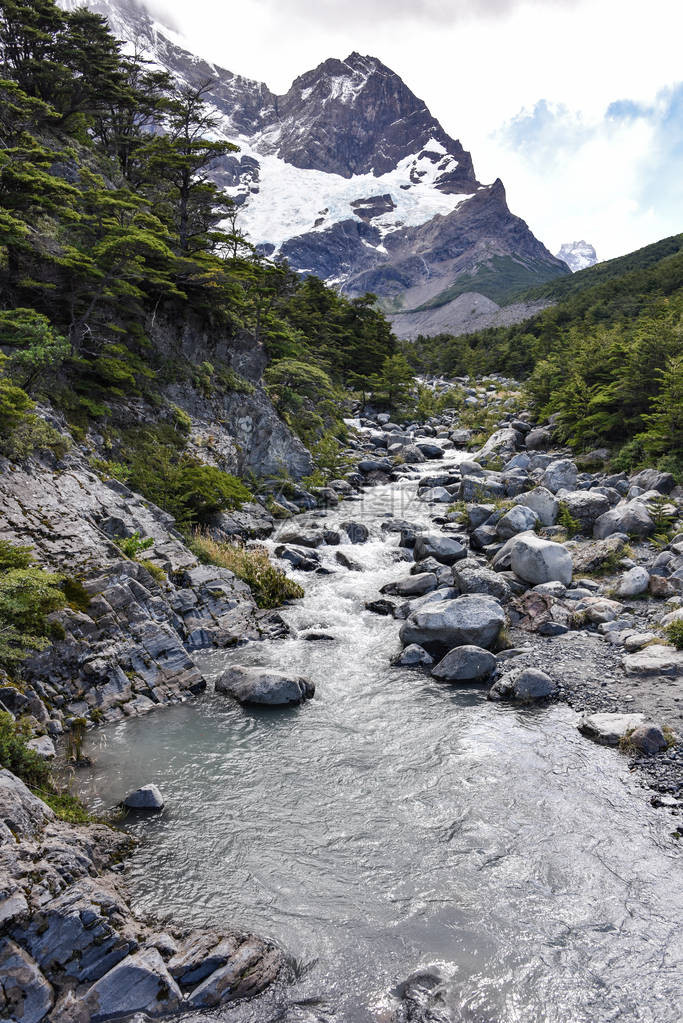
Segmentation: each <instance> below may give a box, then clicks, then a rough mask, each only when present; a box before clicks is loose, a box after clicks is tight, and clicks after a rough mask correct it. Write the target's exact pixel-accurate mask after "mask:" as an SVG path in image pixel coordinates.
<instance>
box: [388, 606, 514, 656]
mask: <svg viewBox="0 0 683 1023" xmlns="http://www.w3.org/2000/svg"><path fill="white" fill-rule="evenodd" d="M504 625H505V614H504V612H503V609H502V607H501V606H500V604H499V603H498V602H497V601H496V600H494V599H493V598H492V597H482V596H474V595H469V594H467V595H464V596H460V597H456V598H455V599H454V600H443V601H439V602H438V603H435V604H433V605H427V606H426V607H423V608H419V609H418V610H416V611H413V612H412V613H411V614H410V615H409V616H408V618H407V619H406V621H405V622H404V623H403V625H402V626H401V631H400V637H401V642H402V643H404V644H405V645H407V644H408V643H418V644H419V645H420V646H423V647H425V648H426V649H427V650H428V651H429V652H430V653H431V652H432V651H433V650H436V651H440V650H443V651H447V650H452V649H453V647H456V646H465V645H474V646H481V647H491V646H493V645H494V644H495V642H496V640H497V639H498V635H499V633H500V630H501V629H502V628H503V626H504Z"/></svg>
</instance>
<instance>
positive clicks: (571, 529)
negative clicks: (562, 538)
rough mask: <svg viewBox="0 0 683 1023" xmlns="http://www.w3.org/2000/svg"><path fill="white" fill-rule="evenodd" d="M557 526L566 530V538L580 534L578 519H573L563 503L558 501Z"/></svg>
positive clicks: (567, 507)
mask: <svg viewBox="0 0 683 1023" xmlns="http://www.w3.org/2000/svg"><path fill="white" fill-rule="evenodd" d="M557 524H558V526H562V528H563V529H566V530H567V536H570V537H571V536H576V534H577V533H580V532H581V523H580V522H579V520H578V519H575V518H574V516H573V515H572V513H571V511H570V510H569V506H568V505H567V504H566V503H565V502H564V501H560V506H559V511H558V514H557Z"/></svg>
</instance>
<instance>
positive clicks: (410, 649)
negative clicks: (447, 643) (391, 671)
mask: <svg viewBox="0 0 683 1023" xmlns="http://www.w3.org/2000/svg"><path fill="white" fill-rule="evenodd" d="M392 664H395V665H396V666H397V667H401V668H417V667H420V668H429V667H430V666H431V665H432V664H434V658H433V657H431V656H430V655H429V654H428V653H427V651H426V650H424V649H423V648H422V647H421V646H418V645H417V643H410V644H409V646H407V647H406V648H405V649H404V650H403V651H402V652H401V653H400V654H399V655H398V657H396V658H394V660H393V661H392Z"/></svg>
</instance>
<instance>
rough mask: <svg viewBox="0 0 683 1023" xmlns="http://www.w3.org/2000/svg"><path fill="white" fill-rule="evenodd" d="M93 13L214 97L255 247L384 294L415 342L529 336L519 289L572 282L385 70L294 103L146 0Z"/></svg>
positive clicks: (305, 90) (348, 74)
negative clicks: (183, 33) (162, 21)
mask: <svg viewBox="0 0 683 1023" xmlns="http://www.w3.org/2000/svg"><path fill="white" fill-rule="evenodd" d="M74 5H75V0H62V6H65V7H68V6H74ZM88 6H90V7H91V8H92V9H93V10H96V11H98V12H99V13H101V14H104V15H106V16H107V17H108V19H109V21H110V24H111V26H112V29H113V30H114V32H115V33H116V34H117V35H118V36H119V37H120V38H123V39H127V40H133V39H135V40H138V41H139V42H141V43H142V45H143V47H144V49H145V50H146V52H147V53H148V55H149V56H150V58H151V59H152V60H153V61H154V62H156V63H157V64H159V65H160V66H162V67H164V68H165V69H167V70H168V71H170V72H171V73H172V74H173V75H174V76H175V77H176V78H178V79H179V80H180V81H182V82H185V83H188V84H190V85H192V86H194V87H197V86H200V85H204V84H205V83H206V82H207V81H209V82H211V83H212V84H211V87H210V90H209V93H208V95H209V96H210V100H211V102H212V104H213V105H214V106H215V109H216V112H217V115H218V119H219V125H218V128H219V131H220V133H221V134H222V135H223V136H224V137H225V138H228V139H229V140H230V141H233V142H235V143H236V144H237V145H238V146H239V149H240V152H239V153H238V154H235V155H231V156H228V157H226V158H225V159H224V160H222V161H221V162H220V164H219V165H218V166H217V167H216V168H215V169H214V176H215V179H216V181H217V182H218V183H219V184H220V185H222V186H223V187H224V188H226V190H227V192H228V194H229V195H230V196H231V197H232V198H233V199H234V201H235V202H236V203H237V204H238V205H239V206H240V214H239V218H238V226H239V227H240V228H241V230H242V231H243V232H244V233H245V234H246V236H247V237H248V239H249V240H250V241H251V242H253V243H254V244H256V245H258V246H260V247H261V248H262V250H263V251H264V252H265V253H267V254H268V255H272V256H282V257H285V258H286V259H287V260H288V261H289V263H290V265H291V266H292V267H293V269H295V270H297V271H299V272H301V273H315V274H317V275H318V276H320V277H322V278H323V279H325V280H326V281H328V282H329V283H334V284H336V285H337V286H338V287H339V288H340V289H341V290H343V291H345V292H346V293H347V294H349V295H359V294H363V293H365V292H366V291H372V292H374V293H375V294H377V295H378V296H379V298H380V300H381V303H382V305H383V307H384V308H385V310H386V311H387V312H388V313H389V314H390V315H392V316H394V315H396V319H395V326H396V329H397V331H398V332H399V333H400V334H401V335H402V336H406V337H408V336H413V335H414V334H417V333H419V332H423V333H424V332H436V331H440V330H453V331H455V332H458V333H462V332H463V331H466V330H470V329H474V328H475V327H477V328H478V327H484V326H488V325H489V324H495V323H501V322H503V323H504V322H515V321H516V320H518V319H522V318H524V316H526V315H529V310H528V308H527V307H526V306H524V307H522V308H519V309H517V308H509V307H508V306H507V305H506V303H507V302H508V299H509V297H510V295H511V294H512V293H513V292H514V291H515V289H516V290H520V289H521V288H524V287H529V286H531V285H533V284H536V283H540V282H541V281H543V280H547V279H549V278H552V277H554V276H558V275H561V274H563V273H567V272H568V270H567V264H566V263H565V262H564V261H563V259H558V258H556V257H554V256H552V255H551V253H550V252H548V250H547V249H546V248H545V246H544V245H542V244H541V243H540V242H539V241H538V240H537V239H536V238H535V237H534V235H533V234H532V233H531V231H530V230H529V228H528V227H527V225H526V224H525V223H524V221H523V220H521V219H520V218H518V217H516V216H514V215H513V214H512V213H511V212H510V210H509V209H508V206H507V203H506V199H505V190H504V188H503V185H502V183H501V182H500V181H499V180H498V181H495V182H494V183H493V184H491V185H483V184H481V183H480V182H479V181H478V180H477V178H476V175H475V172H474V167H473V163H472V158H471V156H470V154H469V153H468V152H467V151H466V150H465V149H464V148H463V146H462V144H461V143H460V141H458V140H456V139H453V138H451V137H450V136H449V135H448V133H447V132H446V131H445V130H444V128H443V127H442V126H441V124H440V123H439V122H438V120H436V118H434V117H433V115H432V114H431V112H430V111H429V108H428V107H427V105H426V104H425V103H424V101H423V100H421V99H419V98H418V97H417V96H415V94H414V93H413V92H412V91H411V90H410V89H409V88H408V86H407V85H406V84H405V83H404V82H403V81H402V80H401V78H400V77H399V76H398V75H397V74H396V73H395V72H393V71H392V70H391V69H390V68H388V67H386V65H384V64H383V63H382V62H381V61H380V60H378V59H377V58H376V57H372V56H363V55H361V54H360V53H356V52H354V53H351V54H350V55H349V56H348V57H347V58H346V59H345V60H337V59H329V60H326V61H324V62H323V63H322V64H320V65H319V66H318V67H317V68H314V69H313V70H311V71H308V72H306V73H305V74H303V75H301V76H300V77H299V78H297V79H296V80H295V81H294V82H293V84H292V86H291V87H290V89H289V90H288V91H287V92H286V93H285V94H284V95H280V96H279V95H276V94H275V93H273V92H271V91H270V89H269V88H268V87H267V86H266V85H264V84H263V83H260V82H255V81H251V80H250V79H246V78H243V77H240V76H238V75H234V74H232V72H230V71H227V70H226V69H224V68H221V67H217V66H215V65H213V64H209V63H208V62H206V61H204V60H202V59H201V58H198V57H196V56H194V55H193V54H191V53H189V52H188V51H187V50H185V49H183V48H182V46H181V45H178V42H174V41H172V37H173V33H171V32H169V31H168V30H165V29H164V28H163V26H161V25H159V24H158V23H156V22H155V21H154V20H153V19H152V18H151V17H150V16H149V15H148V14H147V13H146V12H145V10H144V8H143V7H141V6H139V5H138V4H137V3H133V2H132V0H90V2H89V5H88ZM461 296H465V298H466V301H465V302H463V301H459V300H460V297H461ZM501 307H503V310H504V311H503V312H501ZM425 312H427V313H428V315H426V316H425Z"/></svg>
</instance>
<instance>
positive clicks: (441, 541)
mask: <svg viewBox="0 0 683 1023" xmlns="http://www.w3.org/2000/svg"><path fill="white" fill-rule="evenodd" d="M466 557H467V548H466V547H465V546H464V544H462V543H460V541H459V540H455V539H454V538H453V537H450V536H444V535H443V534H439V533H430V534H429V535H427V536H418V537H417V539H416V540H415V560H416V561H422V560H424V558H435V559H436V560H437V561H439V562H440V563H441V564H442V565H454V564H455V562H456V561H460V560H461V558H466Z"/></svg>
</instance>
